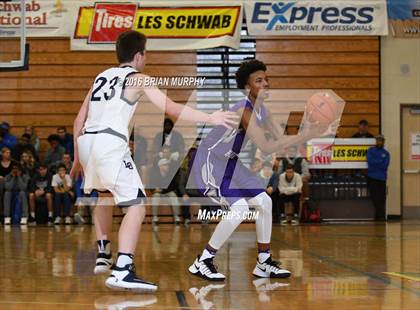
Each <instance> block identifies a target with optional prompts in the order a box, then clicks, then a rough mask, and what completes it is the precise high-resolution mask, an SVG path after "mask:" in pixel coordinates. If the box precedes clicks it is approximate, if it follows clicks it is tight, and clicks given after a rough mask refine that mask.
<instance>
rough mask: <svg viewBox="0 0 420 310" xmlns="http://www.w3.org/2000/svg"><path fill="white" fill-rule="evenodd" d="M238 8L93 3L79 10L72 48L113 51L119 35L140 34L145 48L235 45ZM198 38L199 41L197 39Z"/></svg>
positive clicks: (237, 34) (238, 26)
mask: <svg viewBox="0 0 420 310" xmlns="http://www.w3.org/2000/svg"><path fill="white" fill-rule="evenodd" d="M239 21H242V10H241V5H232V6H213V5H212V6H180V7H157V6H154V7H150V6H148V7H143V6H138V5H137V4H135V3H96V4H95V6H84V7H80V8H79V12H78V16H77V21H76V26H75V32H74V35H73V38H72V49H106V50H112V49H114V48H115V47H114V45H113V44H114V43H115V41H116V39H117V37H118V35H119V34H120V33H121V32H124V31H127V30H136V31H139V32H142V33H144V34H145V35H146V36H147V37H148V39H149V41H148V49H149V50H153V49H161V50H168V49H169V50H171V49H182V48H183V49H192V48H208V47H214V46H219V45H227V46H231V47H234V48H236V47H237V46H239V40H240V25H239V24H238V22H239ZM200 39H202V40H200Z"/></svg>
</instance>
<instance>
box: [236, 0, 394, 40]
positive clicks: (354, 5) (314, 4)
mask: <svg viewBox="0 0 420 310" xmlns="http://www.w3.org/2000/svg"><path fill="white" fill-rule="evenodd" d="M244 5H245V13H246V23H247V27H248V31H249V33H250V34H251V35H264V36H280V35H305V36H310V35H340V36H342V35H358V36H360V35H362V36H363V35H375V36H378V35H381V36H383V35H387V34H388V21H387V7H386V1H385V0H366V1H346V0H341V1H340V0H338V1H331V0H325V1H323V0H322V1H321V0H318V1H316V0H315V1H313V0H298V1H297V0H294V1H292V0H283V1H280V2H279V1H247V2H245V3H244Z"/></svg>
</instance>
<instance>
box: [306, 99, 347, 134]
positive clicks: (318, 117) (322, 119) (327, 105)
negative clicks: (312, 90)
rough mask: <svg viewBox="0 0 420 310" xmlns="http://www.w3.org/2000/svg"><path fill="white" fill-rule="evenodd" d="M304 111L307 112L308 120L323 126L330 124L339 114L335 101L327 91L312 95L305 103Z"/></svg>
mask: <svg viewBox="0 0 420 310" xmlns="http://www.w3.org/2000/svg"><path fill="white" fill-rule="evenodd" d="M306 111H307V113H308V114H309V121H311V122H318V123H319V124H320V125H324V126H328V125H330V124H331V123H332V122H333V121H335V120H336V119H337V117H338V115H339V109H338V104H337V101H336V100H335V99H334V98H333V97H332V96H331V95H329V94H328V93H316V94H314V95H312V96H311V97H310V98H309V100H308V102H307V104H306Z"/></svg>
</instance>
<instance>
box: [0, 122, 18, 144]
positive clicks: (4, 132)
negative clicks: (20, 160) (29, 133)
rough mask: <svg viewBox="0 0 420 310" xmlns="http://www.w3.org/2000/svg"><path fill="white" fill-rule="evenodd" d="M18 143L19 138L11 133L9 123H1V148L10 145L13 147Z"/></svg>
mask: <svg viewBox="0 0 420 310" xmlns="http://www.w3.org/2000/svg"><path fill="white" fill-rule="evenodd" d="M16 144H17V139H16V137H15V136H14V135H12V134H10V125H9V123H6V122H3V123H1V124H0V149H2V148H3V147H5V146H6V147H8V148H9V149H11V150H12V149H13V148H14V147H15V146H16Z"/></svg>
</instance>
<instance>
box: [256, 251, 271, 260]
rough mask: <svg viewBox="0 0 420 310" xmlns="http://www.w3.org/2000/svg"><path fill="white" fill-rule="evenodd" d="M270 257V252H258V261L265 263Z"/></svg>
mask: <svg viewBox="0 0 420 310" xmlns="http://www.w3.org/2000/svg"><path fill="white" fill-rule="evenodd" d="M269 257H270V252H260V253H258V261H259V262H260V263H264V262H265V261H266V260H267V259H268V258H269Z"/></svg>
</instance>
